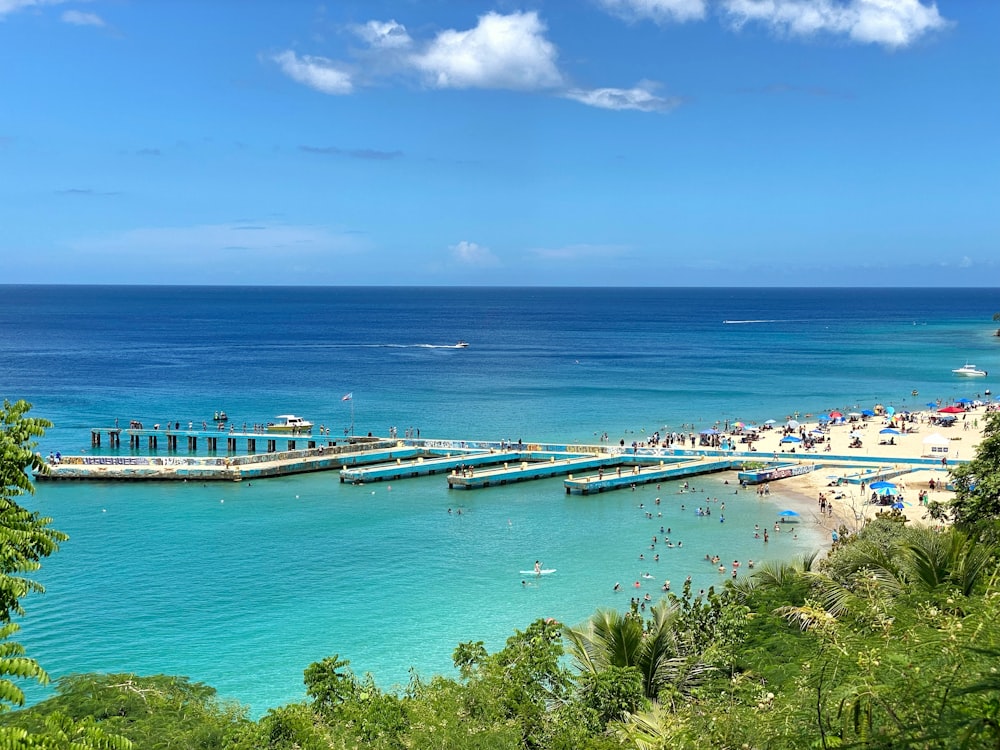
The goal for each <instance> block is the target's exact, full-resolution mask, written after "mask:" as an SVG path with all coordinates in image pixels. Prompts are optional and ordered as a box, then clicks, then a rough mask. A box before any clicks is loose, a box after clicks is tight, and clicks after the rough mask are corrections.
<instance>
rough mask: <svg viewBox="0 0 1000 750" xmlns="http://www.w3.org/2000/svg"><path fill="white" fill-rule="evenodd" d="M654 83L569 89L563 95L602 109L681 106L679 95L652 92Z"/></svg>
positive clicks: (646, 109) (655, 109)
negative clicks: (625, 86) (626, 86)
mask: <svg viewBox="0 0 1000 750" xmlns="http://www.w3.org/2000/svg"><path fill="white" fill-rule="evenodd" d="M653 86H654V84H653V83H651V82H648V81H643V82H642V83H640V84H639V85H638V86H636V87H634V88H631V89H616V88H601V89H569V90H567V91H566V92H564V94H563V96H565V97H566V98H567V99H573V100H574V101H578V102H581V103H582V104H586V105H587V106H590V107H599V108H601V109H635V110H638V111H640V112H666V111H668V110H671V109H674V108H675V107H677V106H679V105H680V103H681V101H680V99H678V98H677V97H670V98H664V97H662V96H657V95H656V94H654V93H653V92H652V90H651V89H652V88H653Z"/></svg>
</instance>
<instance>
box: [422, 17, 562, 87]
mask: <svg viewBox="0 0 1000 750" xmlns="http://www.w3.org/2000/svg"><path fill="white" fill-rule="evenodd" d="M557 56H558V53H557V51H556V47H555V45H554V44H553V43H552V42H550V41H549V40H548V39H546V38H545V24H544V23H542V21H541V19H539V17H538V14H537V13H535V12H534V11H530V12H527V13H512V14H510V15H507V16H504V15H500V14H499V13H487V14H486V15H484V16H480V17H479V23H478V24H477V25H476V26H475V27H474V28H472V29H468V30H465V31H456V30H455V29H449V30H447V31H442V32H440V33H439V34H438V35H437V36H436V37H435V38H434V40H433V41H432V42H431V43H430V45H429V46H428V47H427V49H426V50H424V51H423V52H422V53H420V54H417V55H415V56H414V57H413V58H412V62H413V64H414V65H415V66H416V67H417V68H418V69H419V70H421V71H423V73H424V74H425V75H426V80H427V81H428V83H429V84H430V85H432V86H434V87H436V88H492V89H518V90H529V91H530V90H536V89H550V88H556V87H558V86H561V85H562V83H563V76H562V74H561V73H560V72H559V69H558V67H557V66H556V57H557Z"/></svg>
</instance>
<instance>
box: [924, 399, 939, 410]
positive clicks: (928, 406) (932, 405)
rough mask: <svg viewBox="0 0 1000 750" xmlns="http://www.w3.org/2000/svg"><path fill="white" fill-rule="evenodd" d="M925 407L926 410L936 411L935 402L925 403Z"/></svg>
mask: <svg viewBox="0 0 1000 750" xmlns="http://www.w3.org/2000/svg"><path fill="white" fill-rule="evenodd" d="M925 406H926V407H927V408H928V409H936V408H937V402H936V401H928V402H927V403H926V404H925Z"/></svg>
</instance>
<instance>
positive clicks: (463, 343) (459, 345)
mask: <svg viewBox="0 0 1000 750" xmlns="http://www.w3.org/2000/svg"><path fill="white" fill-rule="evenodd" d="M455 348H456V349H468V348H469V344H468V342H466V341H459V342H458V343H457V344H455Z"/></svg>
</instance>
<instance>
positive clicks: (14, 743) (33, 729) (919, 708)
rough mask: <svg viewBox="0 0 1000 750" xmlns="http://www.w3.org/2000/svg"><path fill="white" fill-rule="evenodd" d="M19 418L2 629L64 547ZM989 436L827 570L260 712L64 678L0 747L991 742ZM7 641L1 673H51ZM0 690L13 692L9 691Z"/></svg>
mask: <svg viewBox="0 0 1000 750" xmlns="http://www.w3.org/2000/svg"><path fill="white" fill-rule="evenodd" d="M26 412H27V405H26V404H18V405H14V406H11V405H9V404H6V403H5V404H4V412H3V416H4V421H3V434H2V435H0V440H2V441H3V442H2V447H3V466H2V468H0V471H2V472H3V477H4V488H5V489H4V493H3V503H4V504H3V515H2V519H0V520H2V528H0V535H3V536H2V540H3V550H4V555H3V561H4V566H3V578H2V579H0V589H2V592H3V597H4V599H3V602H5V603H6V606H7V609H6V610H3V609H0V618H2V619H3V620H4V622H6V623H8V624H9V613H10V612H11V611H14V612H16V611H19V609H18V608H19V601H20V598H21V597H22V596H24V595H25V594H26V593H28V592H29V591H37V590H38V587H37V585H36V584H32V583H30V582H28V581H26V580H24V579H22V578H19V577H17V576H18V575H20V574H21V573H23V572H25V571H30V570H32V569H34V567H37V563H38V561H39V560H40V559H41V558H42V557H44V556H46V555H48V554H50V553H51V552H52V551H54V550H55V548H56V546H57V545H58V542H59V541H61V540H62V539H64V538H65V537H64V536H62V535H60V534H59V533H58V532H54V531H52V530H51V529H49V520H48V519H44V518H38V517H37V516H35V515H33V514H30V513H27V511H24V510H23V509H21V508H20V506H18V505H17V503H16V499H17V496H18V495H19V494H20V493H23V492H30V491H31V490H30V482H28V481H27V480H26V478H25V477H26V474H25V473H24V469H25V467H28V466H32V465H36V464H37V460H36V459H35V458H33V457H32V454H31V448H32V447H33V444H32V443H31V441H32V440H33V439H34V438H35V437H37V435H38V434H40V432H39V430H41V429H42V428H44V426H45V425H44V424H43V423H42V422H41V421H39V420H34V421H32V422H30V424H25V421H26V420H27V417H26ZM986 429H987V434H986V438H985V440H984V441H983V445H982V447H981V448H980V450H979V452H978V454H977V457H976V459H975V460H974V461H972V462H970V463H969V464H968V465H967V466H965V467H962V468H960V469H956V470H955V471H954V472H953V479H954V482H955V486H956V487H957V492H956V496H955V500H954V502H953V503H951V504H949V505H947V506H939V507H938V508H936V509H935V512H936V513H937V514H938V516H940V517H948V518H950V519H952V520H953V521H954V524H953V525H949V526H947V527H945V528H941V529H931V528H911V527H908V526H907V525H906V524H905V523H904V522H903V521H902V520H901V519H900V518H899V517H890V516H886V517H880V518H878V519H877V520H875V521H874V522H873V523H871V524H869V525H868V526H866V527H865V528H863V529H861V530H860V531H859V532H858V533H856V534H852V535H850V536H848V537H846V538H842V539H841V541H839V542H838V543H837V544H836V545H835V548H834V549H833V550H832V551H831V552H830V554H829V556H828V557H827V558H825V559H823V560H817V558H816V557H815V556H812V557H807V558H804V559H801V560H798V561H793V562H786V563H769V564H762V565H759V566H758V568H757V569H756V570H755V572H754V574H753V575H751V576H748V577H746V578H744V579H741V580H740V581H739V582H737V583H735V584H733V583H727V585H726V586H725V588H723V589H722V590H721V591H715V590H712V591H710V592H709V593H708V595H707V596H704V597H693V596H692V595H691V591H690V588H689V587H685V589H684V591H683V592H682V593H681V594H680V595H671V596H669V597H668V598H665V599H664V600H662V601H661V602H659V603H658V604H656V605H655V606H653V607H651V608H650V609H649V610H648V612H643V613H640V612H638V611H631V612H625V613H622V612H616V611H608V610H599V611H597V612H595V613H594V614H593V615H592V616H591V617H590V618H589V619H588V620H587V621H586V622H583V623H576V624H561V623H557V622H554V621H551V620H537V621H535V622H533V623H530V624H528V626H527V627H526V628H525V629H524V630H523V631H520V630H519V631H516V632H515V633H513V634H512V635H511V636H510V638H509V639H508V640H507V642H506V644H505V646H504V647H503V648H502V649H500V650H498V651H496V652H495V653H489V652H488V651H487V650H486V649H485V647H484V646H483V644H482V642H476V641H469V642H465V643H460V644H458V645H457V646H456V648H455V650H454V655H453V658H454V663H455V667H456V675H455V676H454V677H444V676H436V677H432V678H430V679H425V678H422V677H420V676H418V675H416V674H413V675H412V677H411V679H410V682H409V684H408V685H407V686H406V687H405V689H402V690H399V691H384V690H382V689H380V688H379V687H378V686H377V685H376V683H375V681H374V679H373V678H372V677H371V676H369V675H366V676H364V677H361V676H358V675H357V674H355V673H354V672H353V671H352V670H351V668H350V663H349V661H348V660H346V659H343V658H341V656H340V655H338V654H334V655H331V656H327V657H325V658H321V659H320V660H319V661H317V662H315V663H313V664H311V665H309V666H308V667H307V668H306V669H305V671H304V683H305V689H306V695H307V696H308V698H307V700H305V701H303V702H300V703H293V704H289V705H285V706H281V707H277V708H274V709H271V710H270V711H268V712H267V714H265V715H264V716H263V717H261V718H260V719H259V720H257V721H253V720H251V719H249V718H248V716H247V712H246V710H245V709H243V708H241V707H239V706H236V705H233V704H227V703H223V702H220V701H219V700H218V699H217V698H216V695H215V691H214V690H213V689H212V688H211V687H209V686H206V685H202V684H196V683H190V682H189V681H188V680H186V679H185V678H183V677H170V676H164V675H156V676H149V677H140V676H136V675H121V674H119V675H96V674H88V675H71V676H67V677H64V678H62V679H60V680H59V681H58V682H57V685H56V695H55V696H54V697H53V698H50V699H49V700H46V701H43V702H41V703H39V704H38V705H36V706H33V707H31V708H28V709H21V710H16V711H9V712H7V713H5V714H3V715H0V747H80V748H89V747H94V748H97V747H101V748H104V747H108V748H110V747H116V748H117V747H127V746H129V743H131V744H132V746H134V747H135V748H205V749H206V750H208V749H209V748H212V749H214V748H218V749H219V750H251V749H253V750H257V749H259V748H271V749H273V750H284V749H287V750H292V749H293V748H296V749H301V750H321V749H322V750H326V749H328V748H354V747H366V748H374V749H375V750H382V749H384V750H397V749H398V750H403V749H404V748H407V749H411V748H412V749H415V750H423V749H425V748H426V749H427V750H430V749H431V748H442V749H444V748H447V749H449V750H451V749H453V748H454V749H457V750H461V749H463V748H468V749H469V750H493V749H496V750H501V749H507V748H510V749H515V748H518V749H520V748H523V749H526V750H543V749H548V748H551V749H552V750H570V749H573V750H577V749H582V750H612V749H614V748H633V749H635V750H659V749H661V748H662V749H663V750H666V748H698V749H699V750H703V749H704V748H776V749H778V748H794V749H795V750H802V749H803V748H987V747H990V748H1000V658H998V657H1000V588H998V583H1000V567H998V554H997V553H998V550H1000V546H998V544H997V541H996V540H997V538H998V537H997V535H996V532H995V530H996V528H997V519H998V518H1000V417H997V416H993V417H991V418H990V420H989V422H988V425H987V428H986ZM25 451H27V452H25ZM33 566H34V567H33ZM4 612H7V617H6V618H3V614H4ZM29 622H30V621H29ZM401 626H403V624H401ZM14 627H16V626H14ZM4 632H5V635H6V638H7V639H8V642H6V646H5V650H4V651H3V652H2V656H3V659H0V667H2V669H3V670H4V671H3V675H2V676H4V677H9V676H17V677H34V678H36V679H43V680H44V679H45V675H44V672H43V671H42V670H41V667H40V666H38V665H37V664H35V663H34V662H33V661H31V660H30V659H27V658H26V657H25V656H23V654H21V652H20V651H18V650H17V647H16V644H13V643H10V642H9V638H10V636H12V635H13V634H14V633H15V632H16V629H15V630H12V631H9V632H8V631H4ZM0 697H2V699H3V700H5V701H6V704H7V705H8V706H10V707H16V706H18V705H20V703H21V702H22V701H23V695H20V694H19V693H18V691H17V688H16V687H14V685H13V683H12V682H11V681H10V680H9V679H5V680H4V682H3V692H2V693H0ZM71 737H72V738H74V739H70V738H71ZM32 743H33V744H32Z"/></svg>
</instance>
